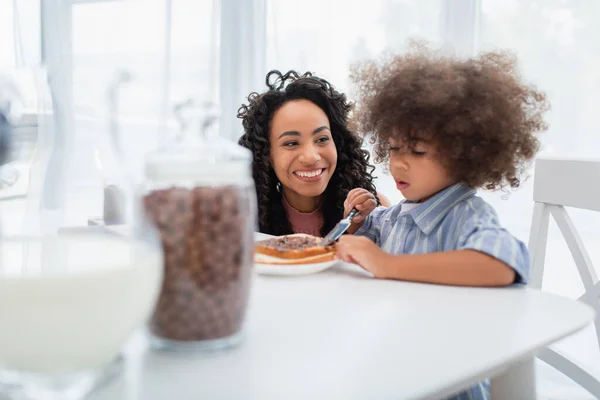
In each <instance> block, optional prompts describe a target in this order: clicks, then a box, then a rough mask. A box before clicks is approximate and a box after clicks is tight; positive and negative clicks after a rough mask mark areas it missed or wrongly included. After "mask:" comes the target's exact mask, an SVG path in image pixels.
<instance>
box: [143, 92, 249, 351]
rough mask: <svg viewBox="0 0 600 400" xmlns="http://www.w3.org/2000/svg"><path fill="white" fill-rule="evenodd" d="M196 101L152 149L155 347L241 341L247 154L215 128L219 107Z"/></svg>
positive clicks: (147, 198)
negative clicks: (168, 139) (158, 254)
mask: <svg viewBox="0 0 600 400" xmlns="http://www.w3.org/2000/svg"><path fill="white" fill-rule="evenodd" d="M193 107H194V106H193V104H192V102H190V101H188V102H186V103H185V104H184V105H183V106H181V107H178V110H177V114H178V116H179V119H180V123H181V134H180V135H179V136H178V137H177V138H176V139H175V140H174V141H173V142H172V143H170V144H168V145H167V146H165V147H164V148H161V149H159V150H158V151H156V152H153V153H150V154H148V156H147V158H146V169H145V175H146V182H145V184H144V185H143V186H144V189H143V190H144V210H145V213H146V216H147V217H148V219H149V220H150V221H153V222H154V224H155V226H156V228H157V230H158V232H159V235H160V239H161V242H162V246H163V254H164V282H163V286H162V291H161V294H160V297H159V300H158V304H157V306H156V309H155V312H154V315H153V316H152V318H151V321H150V332H151V336H152V343H153V345H154V347H157V348H167V349H173V350H178V349H184V350H187V349H190V348H191V349H200V350H203V349H208V350H213V349H220V348H225V347H229V346H232V345H235V344H237V343H238V342H239V340H240V339H241V331H242V324H243V321H244V317H245V314H246V307H247V302H248V295H249V289H250V279H251V273H252V265H253V251H254V240H253V233H254V227H255V220H256V217H255V213H256V194H255V189H254V181H253V179H252V174H251V160H252V159H251V155H250V152H249V151H248V150H246V149H244V148H242V147H240V146H238V145H237V144H233V143H231V142H229V141H227V140H224V139H222V138H220V137H219V136H218V134H216V129H215V125H214V123H213V122H214V121H216V119H217V117H216V114H215V113H214V112H211V111H207V110H204V111H203V112H195V111H194V109H193ZM186 111H192V114H194V115H191V116H189V117H186V116H185V115H184V112H186Z"/></svg>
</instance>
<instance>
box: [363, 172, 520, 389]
mask: <svg viewBox="0 0 600 400" xmlns="http://www.w3.org/2000/svg"><path fill="white" fill-rule="evenodd" d="M355 235H362V236H366V237H368V238H369V239H371V240H372V241H373V242H375V243H376V244H377V246H379V247H380V248H381V249H383V250H384V251H386V252H388V253H391V254H423V253H433V252H439V251H452V250H467V249H469V250H477V251H480V252H482V253H485V254H488V255H490V256H492V257H495V258H496V259H498V260H500V261H503V262H504V263H505V264H507V265H508V266H510V267H511V268H512V269H514V270H515V272H516V281H515V282H516V283H526V282H527V281H528V280H529V270H530V266H529V253H528V251H527V247H526V246H525V244H523V242H521V241H519V240H518V239H517V238H515V237H514V236H513V235H511V234H510V233H509V232H508V231H507V230H506V229H504V228H502V226H501V225H500V222H499V220H498V215H497V214H496V211H495V210H494V209H493V207H492V206H491V205H489V204H488V203H486V202H485V201H484V200H483V199H481V198H480V197H478V196H476V191H475V190H474V189H471V188H469V187H467V186H465V185H463V184H460V183H459V184H455V185H453V186H450V187H448V188H446V189H444V190H442V191H441V192H439V193H437V194H436V195H435V196H433V197H432V198H430V199H429V200H427V201H425V202H423V203H418V204H417V203H414V202H411V201H403V202H401V203H399V204H397V205H395V206H393V207H390V208H384V207H377V208H376V209H375V210H373V212H371V214H369V215H368V216H367V218H366V219H365V221H364V222H363V225H362V226H361V227H360V229H359V230H358V231H357V232H356V233H355ZM488 398H489V382H488V381H484V382H481V383H479V384H477V385H475V386H473V387H471V388H469V389H467V390H466V391H464V392H461V393H459V394H457V395H456V396H454V397H452V399H455V400H462V399H474V400H480V399H481V400H484V399H488Z"/></svg>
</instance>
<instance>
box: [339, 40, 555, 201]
mask: <svg viewBox="0 0 600 400" xmlns="http://www.w3.org/2000/svg"><path fill="white" fill-rule="evenodd" d="M351 79H352V80H353V81H354V82H355V83H356V84H357V95H358V98H359V99H360V100H358V102H357V109H356V112H355V115H354V121H353V123H355V124H356V126H357V130H358V131H359V132H361V133H362V134H364V135H371V134H372V135H373V136H371V142H372V143H373V144H375V146H374V151H375V161H376V162H385V161H388V160H389V150H388V140H389V139H390V138H393V139H394V140H396V141H398V142H400V143H404V144H406V145H407V146H408V147H409V148H411V147H412V146H414V145H415V143H416V141H417V140H418V139H426V140H429V141H431V142H432V143H433V144H434V145H435V146H436V148H437V150H438V154H439V157H440V162H441V163H442V165H444V166H445V167H446V168H447V170H448V171H451V173H453V174H455V176H454V177H455V178H456V179H457V180H458V181H461V182H464V183H465V184H467V185H468V186H470V187H473V188H478V187H481V188H485V189H488V190H495V189H506V188H508V187H510V188H517V187H518V186H519V185H520V179H519V177H520V176H521V175H522V174H523V173H524V172H525V170H526V168H527V166H528V164H529V161H530V160H531V159H532V158H533V157H534V156H535V154H536V153H537V151H538V149H539V141H538V139H537V137H536V134H537V133H538V132H541V131H544V130H546V129H547V124H546V122H545V121H544V119H543V114H544V112H546V111H547V110H548V109H549V104H548V102H547V101H546V95H545V94H544V93H543V92H540V91H538V90H537V89H536V88H535V87H534V86H532V85H527V84H525V83H523V82H522V80H521V77H520V75H519V73H518V71H517V66H516V57H515V56H514V55H512V54H511V53H507V52H488V53H484V54H481V55H479V56H478V57H475V58H470V59H466V60H461V59H458V58H453V57H447V56H442V55H438V54H436V53H435V52H434V51H432V50H431V49H430V48H429V47H428V46H427V45H426V44H424V43H422V42H421V43H419V42H413V43H411V46H409V51H408V52H407V53H406V54H403V55H398V56H391V57H385V56H384V58H383V59H382V62H381V63H378V62H376V61H371V62H367V63H365V64H362V65H357V66H355V67H354V68H353V69H352V72H351Z"/></svg>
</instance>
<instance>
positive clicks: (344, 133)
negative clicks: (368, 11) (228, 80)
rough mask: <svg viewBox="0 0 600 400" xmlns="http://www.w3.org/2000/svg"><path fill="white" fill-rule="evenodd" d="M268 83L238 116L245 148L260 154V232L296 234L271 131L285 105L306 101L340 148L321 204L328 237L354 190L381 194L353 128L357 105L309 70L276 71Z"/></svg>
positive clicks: (255, 170) (256, 171) (256, 165)
mask: <svg viewBox="0 0 600 400" xmlns="http://www.w3.org/2000/svg"><path fill="white" fill-rule="evenodd" d="M266 84H267V87H268V90H267V91H266V92H264V93H263V94H258V93H250V95H249V96H248V104H247V105H246V104H244V105H242V106H241V107H240V109H239V110H238V115H237V116H238V118H241V119H242V125H243V126H244V134H243V135H242V137H241V138H240V139H239V144H240V145H241V146H243V147H246V148H248V149H250V150H251V151H252V153H253V155H254V156H253V157H254V159H253V163H252V175H253V177H254V183H255V185H256V193H257V199H258V222H259V228H260V231H261V232H263V233H268V234H272V235H285V234H290V233H292V228H291V226H290V223H289V220H288V218H287V215H286V213H285V209H284V208H283V203H282V194H281V191H280V190H279V188H278V185H279V179H278V178H277V176H276V175H275V171H274V170H273V167H272V166H271V163H270V161H269V152H270V143H269V132H270V123H271V120H272V118H273V114H274V113H275V112H276V111H277V110H278V109H279V108H280V107H281V106H282V105H283V104H285V103H287V102H288V101H292V100H299V99H306V100H309V101H311V102H313V103H314V104H316V105H317V106H319V107H320V108H321V109H322V110H323V111H324V112H325V114H326V115H327V118H328V119H329V123H330V125H331V135H332V137H333V141H334V143H335V147H336V150H337V157H338V159H337V166H336V168H335V171H334V173H333V175H332V177H331V180H330V181H329V184H328V185H327V189H326V190H325V192H324V193H323V198H322V201H321V211H322V213H323V219H324V222H323V227H322V228H321V234H322V235H326V234H327V233H328V232H329V231H330V230H331V229H333V227H334V226H335V224H336V223H337V222H339V220H340V219H342V217H343V213H344V200H345V199H346V196H347V195H348V192H349V191H350V190H352V189H354V188H364V189H367V190H368V191H370V192H371V193H373V194H376V191H375V185H374V184H373V179H374V177H373V175H372V172H373V170H374V167H373V166H372V165H370V164H369V158H370V155H369V152H368V151H366V150H363V149H362V139H361V138H360V137H359V136H358V135H356V134H355V133H353V132H351V131H350V130H349V129H348V114H349V112H350V109H351V105H350V103H349V102H348V101H347V100H346V96H345V95H344V94H343V93H340V92H338V91H337V90H335V88H334V87H333V86H331V84H330V83H329V82H327V81H326V80H325V79H322V78H319V77H317V76H315V75H313V74H311V73H309V72H307V73H305V74H303V75H300V74H299V73H298V72H296V71H289V72H287V73H285V74H282V73H281V72H279V71H276V70H273V71H270V72H269V73H268V74H267V76H266Z"/></svg>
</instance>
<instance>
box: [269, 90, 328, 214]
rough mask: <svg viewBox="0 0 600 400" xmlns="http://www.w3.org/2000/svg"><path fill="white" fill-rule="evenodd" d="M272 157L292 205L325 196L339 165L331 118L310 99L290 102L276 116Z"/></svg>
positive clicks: (272, 137) (286, 195) (276, 172)
mask: <svg viewBox="0 0 600 400" xmlns="http://www.w3.org/2000/svg"><path fill="white" fill-rule="evenodd" d="M269 139H270V146H271V149H270V158H271V165H272V166H273V169H274V170H275V174H276V175H277V177H278V178H279V181H280V182H281V185H282V188H283V191H284V194H285V197H286V199H287V201H288V202H290V204H291V205H292V206H296V204H306V199H307V198H316V197H318V196H320V195H321V194H323V192H324V191H325V189H326V188H327V184H328V183H329V180H330V179H331V176H332V175H333V172H334V171H335V167H336V165H337V150H336V148H335V143H334V142H333V138H332V136H331V130H330V126H329V119H328V118H327V115H326V114H325V113H324V112H323V110H321V109H320V108H319V107H318V106H317V105H315V104H314V103H312V102H310V101H308V100H294V101H289V102H287V103H286V104H284V105H283V106H281V108H280V109H279V110H277V111H276V112H275V114H273V119H272V121H271V131H270V132H269Z"/></svg>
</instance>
